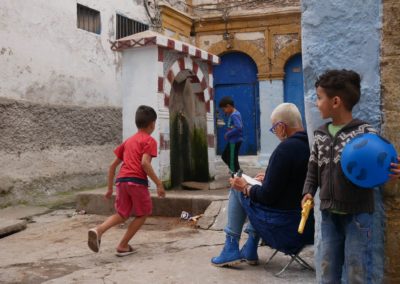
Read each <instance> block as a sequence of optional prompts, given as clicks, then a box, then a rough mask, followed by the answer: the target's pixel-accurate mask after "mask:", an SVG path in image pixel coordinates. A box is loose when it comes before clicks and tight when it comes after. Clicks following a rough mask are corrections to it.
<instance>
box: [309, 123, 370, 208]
mask: <svg viewBox="0 0 400 284" xmlns="http://www.w3.org/2000/svg"><path fill="white" fill-rule="evenodd" d="M328 125H329V123H327V124H324V125H322V126H321V127H320V128H318V129H317V130H316V131H315V133H314V143H313V146H312V150H311V155H310V160H309V162H308V172H307V177H306V181H305V184H304V188H303V195H304V194H306V193H310V194H311V195H313V196H314V195H315V193H316V191H317V188H318V187H319V188H320V194H319V196H320V199H321V206H320V209H321V210H324V209H329V210H336V211H341V212H346V213H354V214H356V213H365V212H368V213H372V212H373V211H374V191H373V190H369V189H363V188H360V187H358V186H356V185H355V184H353V183H352V182H351V181H350V180H348V179H347V178H346V177H345V175H344V173H343V171H342V167H341V164H340V157H341V153H342V151H343V148H344V146H345V145H346V143H347V142H349V141H350V140H351V139H352V138H353V137H355V136H357V135H359V134H362V133H367V132H374V133H376V130H375V129H373V128H372V127H371V126H370V125H369V124H367V123H365V122H363V121H361V120H358V119H353V120H352V121H351V122H349V123H348V124H347V125H345V126H344V127H343V128H342V129H341V130H339V131H338V132H337V133H336V135H335V136H334V137H332V136H331V135H330V134H329V131H328Z"/></svg>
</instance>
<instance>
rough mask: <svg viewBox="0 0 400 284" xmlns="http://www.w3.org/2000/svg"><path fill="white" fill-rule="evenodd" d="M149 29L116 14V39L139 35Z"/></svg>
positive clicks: (144, 25)
mask: <svg viewBox="0 0 400 284" xmlns="http://www.w3.org/2000/svg"><path fill="white" fill-rule="evenodd" d="M148 29H149V26H148V25H146V24H143V23H140V22H138V21H135V20H132V19H129V18H127V17H124V16H121V15H118V14H117V39H120V38H123V37H126V36H130V35H133V34H136V33H140V32H143V31H146V30H148Z"/></svg>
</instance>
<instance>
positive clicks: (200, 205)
mask: <svg viewBox="0 0 400 284" xmlns="http://www.w3.org/2000/svg"><path fill="white" fill-rule="evenodd" d="M105 192H106V189H105V188H99V189H95V190H90V191H82V192H79V193H77V194H76V209H77V210H78V211H81V210H84V211H85V212H86V213H87V214H98V215H111V214H114V213H115V210H114V200H115V194H114V195H113V197H112V198H111V199H109V200H106V199H105V198H104V194H105ZM151 198H152V201H153V214H152V215H153V216H165V217H179V216H180V215H181V213H182V211H186V212H189V213H190V214H191V215H192V216H194V215H199V214H202V213H204V211H205V210H206V209H207V207H208V206H209V205H210V204H211V202H212V201H216V200H226V199H228V190H195V191H189V190H174V191H167V192H166V197H165V198H159V197H157V194H156V193H155V192H151Z"/></svg>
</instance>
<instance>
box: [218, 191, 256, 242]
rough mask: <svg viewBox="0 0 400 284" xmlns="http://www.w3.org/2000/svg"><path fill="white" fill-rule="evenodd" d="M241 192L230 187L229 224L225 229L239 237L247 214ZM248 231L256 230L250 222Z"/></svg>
mask: <svg viewBox="0 0 400 284" xmlns="http://www.w3.org/2000/svg"><path fill="white" fill-rule="evenodd" d="M240 194H242V193H241V192H239V191H237V190H235V189H230V192H229V201H228V224H227V225H226V227H225V229H224V231H225V233H227V234H228V235H232V236H235V237H239V238H240V235H241V234H242V229H243V225H244V223H245V222H246V218H247V214H246V211H245V210H244V209H243V206H242V202H241V199H240ZM246 232H247V233H250V232H255V230H254V228H253V226H252V225H251V224H250V222H249V223H248V225H247V228H246Z"/></svg>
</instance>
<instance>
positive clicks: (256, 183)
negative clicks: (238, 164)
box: [242, 174, 262, 185]
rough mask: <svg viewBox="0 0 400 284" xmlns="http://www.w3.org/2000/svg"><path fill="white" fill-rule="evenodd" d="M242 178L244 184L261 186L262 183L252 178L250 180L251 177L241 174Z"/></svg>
mask: <svg viewBox="0 0 400 284" xmlns="http://www.w3.org/2000/svg"><path fill="white" fill-rule="evenodd" d="M242 178H244V179H245V180H246V182H247V183H248V184H250V185H261V184H262V183H261V182H260V181H258V180H256V179H254V178H252V177H251V176H248V175H245V174H242Z"/></svg>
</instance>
